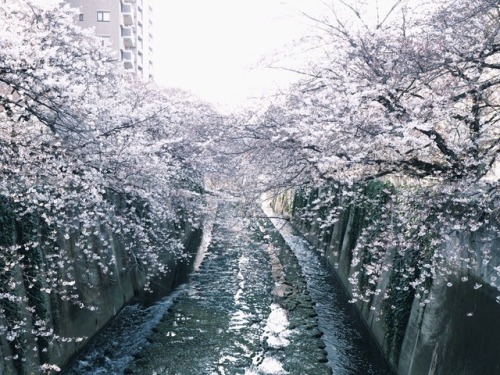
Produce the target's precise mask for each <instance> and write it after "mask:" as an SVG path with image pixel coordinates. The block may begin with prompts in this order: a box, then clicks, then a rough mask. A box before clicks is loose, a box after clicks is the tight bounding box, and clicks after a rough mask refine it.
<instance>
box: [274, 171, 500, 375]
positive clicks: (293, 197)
mask: <svg viewBox="0 0 500 375" xmlns="http://www.w3.org/2000/svg"><path fill="white" fill-rule="evenodd" d="M392 189H394V188H393V187H392V186H390V185H388V184H385V183H381V182H376V181H374V182H371V183H369V184H367V185H365V186H363V187H362V188H361V189H358V192H359V191H361V192H362V194H361V195H362V197H359V196H358V198H357V199H355V200H353V199H351V198H350V196H349V194H344V193H343V192H342V191H341V188H340V187H336V188H335V187H332V188H331V189H330V191H329V192H328V194H322V192H321V191H320V190H317V189H316V190H309V191H307V192H306V191H300V192H296V193H289V194H285V195H283V196H281V197H279V198H277V199H275V201H274V202H273V205H274V208H275V211H277V212H280V213H283V214H287V215H290V216H291V218H292V222H293V223H294V225H295V226H296V227H297V229H299V230H300V231H301V233H302V234H303V235H304V236H305V237H306V238H307V239H308V241H309V242H310V243H311V244H313V245H314V246H315V247H316V248H317V249H318V250H319V251H320V252H322V253H323V255H324V257H325V258H326V259H327V261H328V264H329V265H330V267H331V269H332V270H333V272H334V273H335V275H336V276H337V277H338V279H339V280H340V282H341V283H342V285H343V287H344V289H345V290H346V292H347V293H348V294H349V295H350V296H351V297H355V296H356V295H357V293H359V290H361V289H362V288H363V287H366V286H369V287H370V288H372V290H379V293H377V294H373V295H372V296H371V297H370V298H369V299H366V298H365V299H363V298H355V299H356V300H357V302H355V306H356V308H357V310H358V312H359V314H360V316H361V318H362V319H363V320H364V322H365V323H366V326H367V327H368V329H369V330H370V332H371V334H372V336H373V337H374V339H375V340H376V342H377V343H378V344H379V346H380V348H381V350H382V352H383V353H384V355H385V356H386V358H387V360H388V361H389V363H390V364H391V366H392V367H393V369H394V370H395V371H396V372H397V373H398V374H401V375H403V374H404V375H424V374H425V375H429V374H436V375H438V374H439V375H449V374H456V375H471V374H479V373H480V374H483V375H487V374H491V375H495V374H499V373H500V362H499V361H498V347H499V345H500V339H499V338H500V304H499V303H498V302H497V297H498V290H497V288H494V287H492V286H491V285H490V284H491V283H490V281H491V277H492V273H493V274H494V269H495V267H498V265H499V264H500V252H499V249H500V240H499V239H498V237H495V238H493V239H492V238H491V237H492V234H491V233H489V232H485V231H481V230H479V231H475V232H470V231H463V230H462V231H455V232H454V233H453V234H452V235H450V238H449V239H447V240H446V241H444V242H442V243H441V245H440V250H439V251H440V252H442V254H444V256H445V257H446V255H449V256H450V257H451V256H455V257H456V256H457V253H459V254H458V257H462V258H464V259H465V258H467V257H469V258H470V257H475V262H465V261H464V262H463V265H462V266H459V267H456V266H454V269H453V270H452V272H451V273H449V274H446V275H435V276H434V277H423V278H422V280H423V282H422V284H420V286H423V289H426V290H428V292H421V295H420V296H418V297H419V298H416V293H417V291H416V289H415V288H413V287H412V285H413V281H415V280H416V279H417V278H419V277H420V276H421V275H422V273H423V272H424V271H423V270H422V269H420V268H419V267H421V265H422V264H423V263H422V262H421V261H419V259H420V260H421V259H422V258H423V259H430V257H432V256H433V251H432V249H431V246H430V244H431V241H432V236H433V233H432V232H431V231H430V232H429V233H427V234H421V236H420V237H419V238H420V241H419V244H418V247H417V246H416V250H418V254H417V251H414V252H412V251H409V252H405V253H404V254H401V253H400V252H398V251H395V250H394V249H385V251H384V252H383V255H376V254H378V253H377V252H373V251H368V250H366V249H368V247H369V246H372V247H373V246H375V245H376V244H375V245H374V243H373V242H375V241H376V238H377V234H380V233H382V234H383V235H387V233H388V232H390V231H393V232H395V231H397V230H396V228H397V226H394V225H393V226H390V225H391V223H392V224H393V220H394V219H393V218H391V214H390V211H391V208H390V205H391V204H393V203H391V202H390V200H389V194H390V193H391V190H392ZM336 190H337V191H336ZM323 192H324V191H323ZM362 233H363V235H361V234H362ZM394 234H397V233H394ZM485 239H487V241H486V240H485ZM359 245H361V246H359ZM485 247H488V249H486V248H485ZM464 249H467V250H464ZM490 249H493V251H490ZM495 249H496V251H495ZM354 252H358V253H356V254H354ZM485 253H486V254H489V256H488V259H487V261H485V259H480V258H481V254H485ZM354 255H355V256H354ZM417 255H418V256H417ZM373 256H381V257H382V258H381V259H380V262H379V263H380V264H387V265H391V271H390V272H386V273H383V274H382V277H380V278H379V279H378V280H377V282H376V283H374V284H373V285H368V284H367V283H370V282H371V281H370V280H371V279H370V278H369V277H368V276H367V272H366V269H365V268H364V265H365V264H368V263H369V261H370V260H373V259H370V257H373ZM354 258H358V259H361V261H360V262H359V263H358V262H357V261H354V262H353V259H354ZM471 264H475V266H471ZM403 265H404V266H406V269H413V270H414V271H413V273H410V274H408V273H403V272H397V271H395V270H399V269H401V268H402V267H403ZM424 275H425V274H424ZM493 279H494V277H493ZM424 300H425V301H426V302H425V303H424Z"/></svg>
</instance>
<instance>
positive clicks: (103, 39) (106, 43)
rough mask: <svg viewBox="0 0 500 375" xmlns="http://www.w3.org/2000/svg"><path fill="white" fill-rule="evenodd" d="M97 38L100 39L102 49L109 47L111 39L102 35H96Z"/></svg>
mask: <svg viewBox="0 0 500 375" xmlns="http://www.w3.org/2000/svg"><path fill="white" fill-rule="evenodd" d="M98 37H99V39H101V45H102V46H103V47H109V46H110V45H111V37H109V36H104V35H98Z"/></svg>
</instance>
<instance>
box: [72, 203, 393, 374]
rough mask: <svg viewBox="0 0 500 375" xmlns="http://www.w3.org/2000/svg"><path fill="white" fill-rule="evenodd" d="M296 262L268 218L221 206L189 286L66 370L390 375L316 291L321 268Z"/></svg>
mask: <svg viewBox="0 0 500 375" xmlns="http://www.w3.org/2000/svg"><path fill="white" fill-rule="evenodd" d="M287 241H292V242H293V241H295V242H296V243H299V244H300V243H301V242H300V241H299V239H298V238H297V239H293V238H292V240H290V238H288V239H287ZM292 245H293V244H292ZM292 247H293V246H292ZM299 247H300V246H299ZM294 250H295V251H297V249H294ZM301 250H303V251H304V252H307V249H306V246H305V245H304V246H302V248H301V249H299V253H300V251H301ZM309 252H310V251H309ZM316 256H317V255H316ZM302 258H304V259H301V256H300V254H299V255H298V256H296V255H295V254H294V253H293V252H292V250H291V249H290V247H289V246H287V245H286V243H285V242H284V241H283V239H282V237H281V236H280V235H279V234H278V233H277V232H276V231H275V230H274V227H273V226H272V224H271V223H270V222H269V221H268V220H263V219H259V220H248V219H244V218H242V217H241V216H239V215H238V211H237V209H236V208H235V207H234V206H232V205H223V206H222V207H220V208H219V211H218V215H217V219H216V222H215V225H214V227H213V231H212V238H211V242H210V244H209V246H208V248H207V251H206V254H205V257H204V259H203V262H202V264H201V266H200V267H199V268H198V269H197V270H196V271H195V272H194V273H193V274H192V276H191V278H190V281H189V282H188V283H187V284H185V285H183V286H182V287H180V288H178V290H177V291H176V292H174V293H173V294H172V295H171V296H169V297H168V298H167V299H165V300H163V301H161V302H160V303H158V304H157V305H155V306H151V307H148V308H141V307H140V306H130V307H127V308H126V309H125V310H123V312H122V313H121V314H120V316H119V317H118V319H116V320H117V321H116V323H113V324H111V325H110V327H109V330H110V332H108V333H106V331H104V332H103V333H102V334H101V336H102V338H96V340H94V341H95V345H94V347H91V348H89V350H87V353H86V356H84V357H82V358H80V359H79V360H77V361H75V363H74V365H73V366H72V368H71V369H70V370H69V371H68V372H67V374H141V375H142V374H144V375H148V374H150V375H153V374H156V375H160V374H162V375H163V374H165V375H167V374H168V375H174V374H175V375H212V374H221V375H222V374H227V375H233V374H244V375H264V374H278V375H279V374H294V375H323V374H325V375H326V374H332V373H333V374H335V375H344V374H353V375H358V374H359V375H365V374H373V375H384V374H389V372H388V370H387V369H386V368H384V366H383V365H380V363H382V361H380V360H379V359H377V357H376V354H374V353H372V352H371V351H370V347H369V345H367V344H366V343H365V341H367V340H369V339H368V338H367V336H366V332H363V327H362V326H361V325H356V324H353V323H352V322H350V321H349V320H350V319H351V316H350V315H349V313H346V309H348V308H349V306H347V307H346V306H345V305H347V303H346V301H342V302H338V301H337V302H335V301H332V300H331V298H334V299H335V298H338V296H337V295H336V294H335V293H333V294H332V296H333V297H332V296H330V295H321V294H318V291H321V290H323V289H325V290H327V291H330V288H332V285H331V284H330V281H329V280H330V279H331V275H328V274H327V273H326V271H327V270H326V269H324V268H323V267H324V265H322V264H321V262H320V261H319V259H318V258H315V256H312V255H310V254H309V255H306V256H305V257H302ZM308 262H309V263H312V264H308ZM317 267H319V269H318V268H317ZM315 272H316V273H317V274H314V273H315ZM308 278H309V279H308ZM339 293H340V292H339V291H337V294H339ZM344 300H346V298H345V297H344ZM329 306H330V307H331V308H329ZM134 316H135V318H134ZM332 320H333V321H332ZM120 321H123V322H124V323H123V324H122V323H120ZM331 329H335V330H336V332H334V333H333V334H332V333H331V332H330V330H331ZM109 330H108V331H109ZM323 332H325V333H323Z"/></svg>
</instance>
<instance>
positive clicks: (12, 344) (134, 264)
mask: <svg viewBox="0 0 500 375" xmlns="http://www.w3.org/2000/svg"><path fill="white" fill-rule="evenodd" d="M113 200H114V204H115V207H118V206H120V205H123V204H124V198H122V197H119V196H115V197H113ZM0 203H1V204H0V208H1V209H2V216H1V217H0V224H1V231H0V235H1V236H0V237H1V239H0V240H1V241H2V245H3V246H5V245H6V244H9V243H10V244H12V246H11V248H12V249H14V250H16V253H15V255H16V258H13V259H19V260H18V264H16V265H10V271H9V272H5V273H2V276H1V277H2V278H6V277H7V276H8V277H9V280H11V281H14V285H13V287H12V289H13V291H12V293H11V294H9V295H8V294H7V293H3V292H6V290H5V291H4V289H6V287H7V286H6V285H5V284H2V285H1V287H2V293H1V297H2V298H0V328H1V329H2V330H3V331H2V332H3V333H2V334H1V335H0V374H1V375H4V374H5V375H11V374H16V375H17V374H23V375H24V374H41V373H46V374H54V373H57V372H58V371H59V370H58V369H57V368H63V367H64V366H65V364H66V363H67V362H68V361H69V360H70V359H71V358H72V357H73V356H74V355H75V354H77V353H78V352H79V351H80V350H82V349H83V348H84V347H85V346H86V344H87V343H88V342H89V340H90V339H91V338H92V336H93V335H95V334H96V333H97V332H98V331H100V330H101V329H102V328H103V327H104V326H105V325H106V324H107V323H108V322H109V321H110V319H111V318H113V317H114V316H115V315H116V314H117V313H118V312H119V311H120V310H121V308H122V307H124V306H125V305H126V304H128V303H130V302H131V301H132V300H137V301H140V302H144V303H149V302H153V301H156V300H158V298H160V297H162V296H165V295H166V294H167V293H168V292H169V291H171V290H172V289H173V288H174V287H175V286H176V285H178V284H179V282H180V281H181V280H183V279H184V278H185V277H186V275H187V273H188V272H189V269H190V267H189V264H190V262H191V261H192V258H193V256H191V255H190V254H194V253H195V252H196V251H197V248H198V246H199V244H200V241H201V237H202V233H201V232H202V230H201V229H199V227H198V226H194V225H192V224H191V223H192V222H195V221H196V220H191V219H192V218H193V216H194V213H192V212H186V210H185V208H184V207H181V206H179V207H177V208H176V212H178V215H179V217H182V216H183V217H184V219H180V220H179V219H178V218H177V219H176V221H175V222H173V221H172V222H162V223H155V225H156V226H157V227H158V229H159V230H160V231H163V232H168V233H169V237H170V239H171V244H170V243H165V244H163V245H162V246H159V248H161V249H162V250H161V251H159V253H157V254H155V258H154V260H148V261H150V262H156V263H161V264H164V265H166V266H167V270H166V271H165V272H162V273H160V275H161V276H156V277H153V278H152V279H149V278H148V277H147V276H146V275H147V274H148V272H149V271H150V270H149V269H147V265H146V266H145V265H144V264H146V261H145V259H143V261H144V262H143V261H141V259H140V257H139V255H140V251H137V250H138V248H139V247H140V246H141V243H138V242H137V240H135V241H133V240H132V238H131V235H128V234H127V233H123V232H122V233H116V232H115V231H112V230H110V225H109V224H110V222H112V221H114V220H118V219H117V218H115V217H113V216H112V215H110V216H108V217H104V218H102V220H101V222H100V223H98V224H97V225H96V226H95V227H94V233H93V235H91V236H87V237H86V238H87V241H86V243H84V244H83V243H82V231H85V230H87V229H85V228H81V227H78V225H72V226H71V230H68V228H64V227H57V228H47V227H46V225H45V224H44V222H43V221H42V220H40V218H39V217H37V216H36V215H27V216H25V217H23V218H22V219H20V218H18V217H16V216H15V215H13V214H12V212H11V211H9V209H10V207H11V206H12V205H11V203H10V202H6V201H5V200H3V201H1V202H0ZM48 229H50V230H52V231H55V233H56V235H55V238H56V240H55V242H54V243H50V244H49V242H50V241H49V240H47V237H46V235H45V234H44V232H45V231H46V230H48ZM53 233H54V232H53ZM51 238H54V235H53V236H51ZM162 238H163V239H164V238H165V237H162ZM35 240H36V241H38V242H40V243H44V241H45V242H46V245H47V246H41V245H40V246H30V247H28V245H27V244H32V243H33V241H35ZM179 243H181V244H182V246H183V250H182V251H179V248H178V247H177V246H178V244H179ZM171 246H172V247H174V246H176V248H175V251H174V249H172V248H171ZM6 248H7V247H6ZM51 248H52V249H54V248H57V249H58V251H57V254H51V250H50V249H51ZM24 250H26V252H27V253H26V254H24V255H25V256H19V255H20V254H19V253H20V252H22V251H24ZM28 251H29V253H28ZM179 253H180V254H184V256H181V257H180V258H182V259H179ZM61 254H64V256H65V259H60V261H61V264H60V268H59V269H57V271H56V273H54V272H55V271H54V268H53V267H51V268H49V267H48V266H47V264H48V263H49V258H51V257H54V256H57V257H62V256H61ZM5 259H6V258H5V257H3V258H2V260H1V263H2V264H1V266H6V265H5V264H4V263H5ZM52 265H54V262H52ZM54 278H59V280H60V279H61V278H68V280H71V281H69V282H67V283H66V284H67V286H66V288H67V290H61V289H60V288H61V287H60V285H61V283H60V282H59V284H58V286H54ZM2 281H4V280H2ZM63 285H64V283H63ZM58 288H59V290H57V289H58ZM50 289H52V290H50ZM70 294H72V295H77V296H78V298H77V299H78V303H75V301H72V300H71V295H70ZM10 295H14V296H15V297H16V298H15V299H14V298H13V297H12V298H10V297H8V296H10ZM9 298H10V299H9ZM35 316H36V319H38V321H36V320H35V318H34V317H35ZM42 321H43V322H42ZM14 324H16V325H22V326H23V327H22V328H21V329H19V330H18V331H13V330H9V327H12V326H13V325H14ZM41 326H42V327H43V328H40V327H41ZM9 335H11V337H9ZM12 335H15V337H13V336H12ZM43 364H47V365H49V366H46V367H45V370H44V368H43V367H41V366H42V365H43Z"/></svg>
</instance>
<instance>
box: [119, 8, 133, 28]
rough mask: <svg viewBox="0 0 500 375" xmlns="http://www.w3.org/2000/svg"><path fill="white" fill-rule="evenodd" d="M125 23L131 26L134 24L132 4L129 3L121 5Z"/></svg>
mask: <svg viewBox="0 0 500 375" xmlns="http://www.w3.org/2000/svg"><path fill="white" fill-rule="evenodd" d="M121 11H122V18H123V24H124V25H125V26H131V25H133V24H134V16H133V14H132V6H131V5H128V4H122V6H121Z"/></svg>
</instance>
